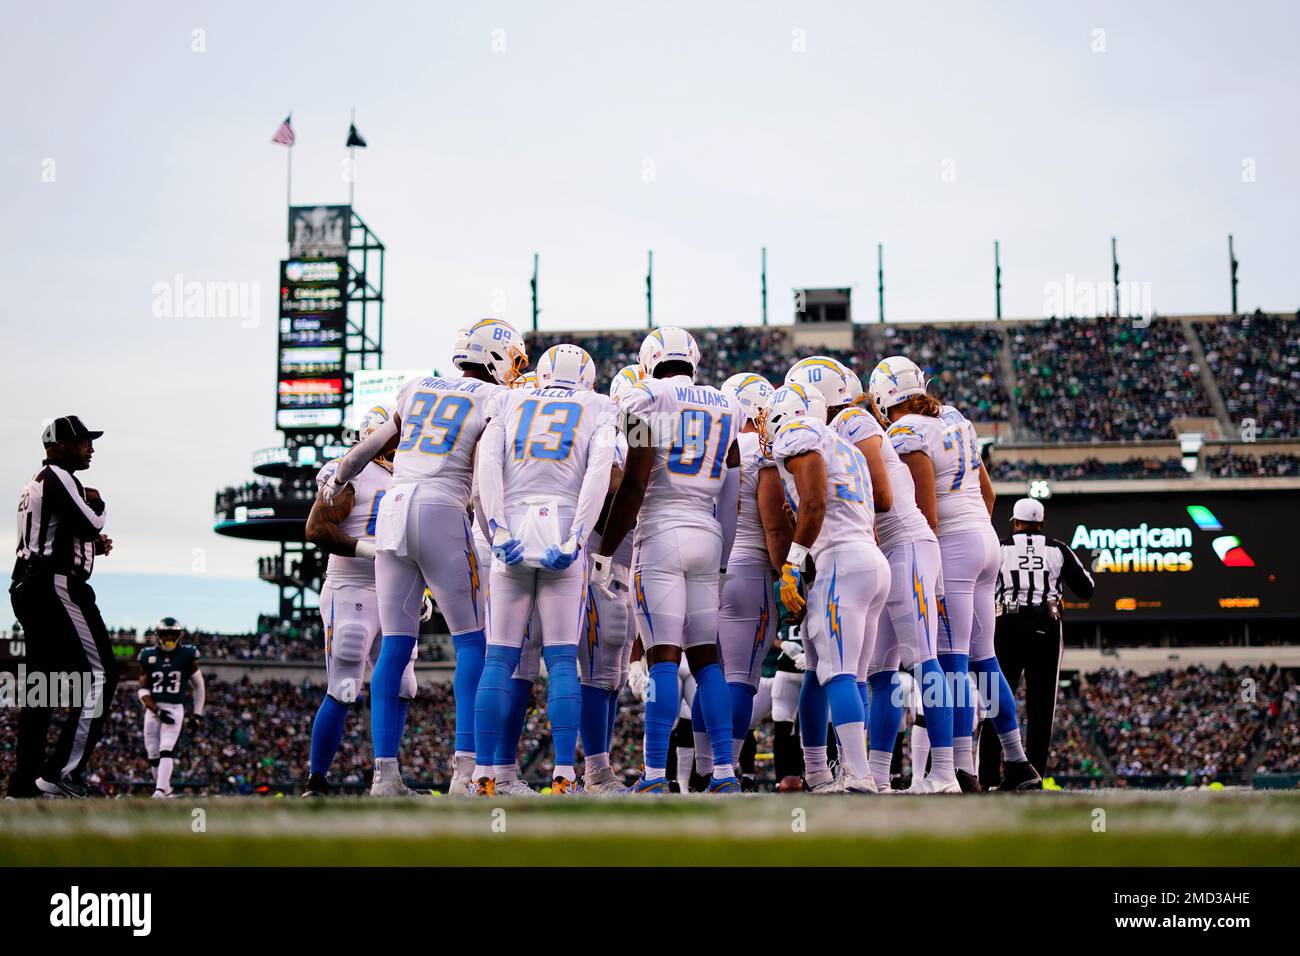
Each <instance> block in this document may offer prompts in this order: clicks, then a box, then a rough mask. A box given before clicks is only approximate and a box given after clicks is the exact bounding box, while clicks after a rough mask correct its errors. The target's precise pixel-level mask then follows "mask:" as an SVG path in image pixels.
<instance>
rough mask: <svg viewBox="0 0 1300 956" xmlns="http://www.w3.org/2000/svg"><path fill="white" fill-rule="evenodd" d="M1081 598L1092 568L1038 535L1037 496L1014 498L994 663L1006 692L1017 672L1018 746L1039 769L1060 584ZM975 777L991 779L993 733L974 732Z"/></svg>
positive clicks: (1055, 663)
mask: <svg viewBox="0 0 1300 956" xmlns="http://www.w3.org/2000/svg"><path fill="white" fill-rule="evenodd" d="M1062 584H1065V585H1066V586H1068V587H1069V588H1070V590H1071V591H1073V592H1074V593H1075V594H1077V595H1078V596H1079V597H1081V598H1087V597H1091V596H1092V592H1093V588H1094V584H1093V580H1092V575H1090V574H1089V573H1088V570H1087V569H1086V568H1085V567H1084V566H1083V564H1082V563H1080V561H1079V559H1078V557H1076V556H1075V553H1074V551H1072V550H1071V549H1070V547H1069V545H1067V544H1065V542H1063V541H1058V540H1056V539H1055V538H1049V537H1047V536H1045V535H1044V534H1043V503H1042V502H1041V501H1038V500H1036V499H1034V498H1021V499H1020V500H1019V501H1017V502H1016V505H1015V508H1014V509H1013V510H1012V513H1011V534H1009V535H1007V536H1006V537H1005V538H1003V539H1002V570H1001V572H1000V573H999V575H998V584H997V614H998V617H997V630H996V633H995V636H994V641H995V643H994V648H995V650H996V652H997V657H998V665H999V666H1000V667H1001V668H1002V673H1003V674H1005V675H1006V678H1007V682H1008V683H1009V684H1010V685H1011V690H1012V692H1013V693H1014V692H1016V691H1017V690H1019V688H1020V677H1021V675H1022V674H1023V675H1024V678H1025V711H1026V718H1027V720H1028V723H1029V730H1028V733H1027V735H1026V740H1025V753H1026V755H1027V756H1028V757H1029V762H1030V763H1031V764H1032V765H1033V767H1034V769H1035V770H1037V771H1038V772H1039V773H1040V774H1042V775H1043V776H1047V773H1048V767H1047V761H1048V759H1049V755H1050V752H1051V747H1052V729H1053V725H1054V724H1055V722H1056V691H1057V685H1058V683H1059V681H1060V676H1061V652H1062V650H1063V649H1064V646H1065V642H1064V636H1063V634H1062V630H1061V585H1062ZM980 742H981V746H980V777H981V780H980V782H981V783H984V781H985V780H988V781H989V785H990V786H996V785H997V782H998V762H999V759H1000V757H1001V748H1000V745H999V743H998V738H997V736H996V735H995V734H991V733H983V734H981V735H980Z"/></svg>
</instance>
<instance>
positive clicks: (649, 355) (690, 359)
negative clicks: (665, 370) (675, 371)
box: [640, 325, 700, 378]
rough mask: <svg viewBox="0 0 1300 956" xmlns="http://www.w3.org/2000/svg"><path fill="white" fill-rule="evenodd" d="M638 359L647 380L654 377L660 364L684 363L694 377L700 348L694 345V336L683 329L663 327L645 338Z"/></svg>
mask: <svg viewBox="0 0 1300 956" xmlns="http://www.w3.org/2000/svg"><path fill="white" fill-rule="evenodd" d="M640 359H641V368H642V369H644V370H645V374H646V377H647V378H653V377H654V374H655V368H656V367H657V366H658V365H659V363H660V362H685V363H686V364H688V365H689V366H690V367H691V375H692V377H694V375H695V370H696V369H697V368H698V367H699V365H700V347H699V346H698V345H696V344H695V336H693V335H691V333H689V332H687V331H686V330H685V329H679V328H677V327H676V326H673V325H665V326H664V327H663V328H659V329H655V330H654V331H653V332H651V333H650V334H649V335H647V336H646V337H645V341H644V342H642V343H641V355H640Z"/></svg>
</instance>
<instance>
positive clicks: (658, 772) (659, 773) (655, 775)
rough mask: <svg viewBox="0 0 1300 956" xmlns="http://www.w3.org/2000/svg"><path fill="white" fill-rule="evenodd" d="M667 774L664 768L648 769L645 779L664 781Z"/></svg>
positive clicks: (646, 769)
mask: <svg viewBox="0 0 1300 956" xmlns="http://www.w3.org/2000/svg"><path fill="white" fill-rule="evenodd" d="M665 776H667V774H665V773H664V768H663V767H646V768H645V778H646V779H647V780H662V779H663V778H664V777H665Z"/></svg>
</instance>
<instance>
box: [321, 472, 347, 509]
mask: <svg viewBox="0 0 1300 956" xmlns="http://www.w3.org/2000/svg"><path fill="white" fill-rule="evenodd" d="M345 487H347V486H346V484H344V485H340V484H339V482H338V475H336V474H331V475H330V476H329V477H328V478H326V479H325V484H323V485H321V486H320V496H321V498H323V499H324V501H325V503H326V504H327V505H332V504H334V499H335V498H337V497H338V494H339V492H340V491H342V490H343V489H344V488H345Z"/></svg>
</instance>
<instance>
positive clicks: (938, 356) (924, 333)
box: [853, 325, 1008, 421]
mask: <svg viewBox="0 0 1300 956" xmlns="http://www.w3.org/2000/svg"><path fill="white" fill-rule="evenodd" d="M873 328H874V327H868V326H859V327H858V328H856V329H855V330H854V337H853V338H854V345H855V346H856V347H857V356H856V357H855V363H854V367H855V368H857V369H858V370H860V371H861V372H862V373H863V374H864V375H870V373H871V369H872V368H874V367H875V364H876V362H878V361H879V360H880V359H882V358H884V357H886V356H888V355H906V356H907V357H908V358H910V359H911V360H912V361H914V362H916V364H917V365H919V366H921V368H923V369H925V372H926V374H927V375H929V376H930V377H931V379H932V385H931V391H932V392H934V393H935V394H936V395H937V396H938V397H939V398H940V399H941V400H943V401H944V402H947V403H949V404H951V405H955V406H956V407H957V408H959V409H961V410H962V411H963V412H964V413H965V414H966V416H967V417H969V418H970V419H971V420H972V421H1003V420H1005V419H1006V417H1007V414H1008V407H1007V393H1006V389H1005V388H1004V387H1003V382H1002V367H1001V364H1000V361H999V352H1000V351H1001V349H1002V336H1001V335H1000V334H999V332H998V330H997V329H996V328H994V327H993V326H991V325H968V326H944V327H936V326H930V325H886V326H884V327H882V328H880V330H879V331H880V335H881V336H883V342H882V345H881V346H880V348H879V350H878V351H879V354H875V351H873V349H872V348H871V345H870V343H869V338H870V333H871V332H872V331H873Z"/></svg>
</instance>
